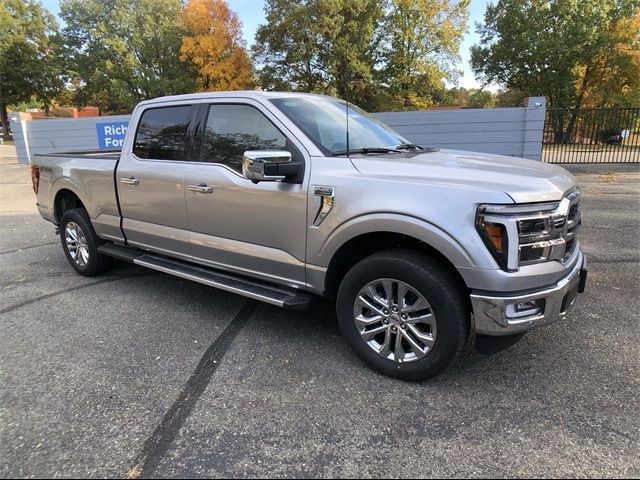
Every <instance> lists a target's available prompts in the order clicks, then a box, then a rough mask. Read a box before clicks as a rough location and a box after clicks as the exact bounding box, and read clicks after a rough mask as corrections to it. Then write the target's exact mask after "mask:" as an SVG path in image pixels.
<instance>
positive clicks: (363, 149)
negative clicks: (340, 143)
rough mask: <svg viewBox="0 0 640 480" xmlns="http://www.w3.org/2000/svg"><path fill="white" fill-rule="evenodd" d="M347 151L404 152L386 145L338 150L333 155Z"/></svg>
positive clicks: (365, 152) (364, 152) (344, 153)
mask: <svg viewBox="0 0 640 480" xmlns="http://www.w3.org/2000/svg"><path fill="white" fill-rule="evenodd" d="M347 153H362V154H364V155H367V154H369V153H402V152H401V151H400V150H398V149H397V148H385V147H365V148H351V149H349V150H338V151H337V152H333V156H334V157H335V156H338V155H346V154H347Z"/></svg>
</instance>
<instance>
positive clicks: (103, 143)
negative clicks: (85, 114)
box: [96, 122, 129, 150]
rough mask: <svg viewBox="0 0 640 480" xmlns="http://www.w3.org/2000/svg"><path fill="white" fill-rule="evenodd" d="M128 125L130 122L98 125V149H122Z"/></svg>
mask: <svg viewBox="0 0 640 480" xmlns="http://www.w3.org/2000/svg"><path fill="white" fill-rule="evenodd" d="M128 125H129V122H109V123H96V130H97V132H98V148H99V149H101V150H117V149H120V148H122V144H123V143H124V135H125V133H127V127H128Z"/></svg>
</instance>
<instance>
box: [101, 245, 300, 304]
mask: <svg viewBox="0 0 640 480" xmlns="http://www.w3.org/2000/svg"><path fill="white" fill-rule="evenodd" d="M98 252H100V253H102V254H103V255H107V256H109V257H113V258H116V259H119V260H124V261H126V262H131V263H135V264H136V265H140V266H143V267H147V268H151V269H153V270H158V271H159V272H164V273H168V274H169V275H174V276H176V277H180V278H184V279H187V280H192V281H194V282H198V283H202V284H204V285H209V286H210V287H215V288H219V289H220V290H225V291H227V292H231V293H237V294H238V295H243V296H245V297H249V298H253V299H254V300H259V301H261V302H265V303H270V304H271V305H275V306H277V307H282V308H286V309H288V310H303V309H305V308H308V307H309V304H310V302H311V300H312V299H313V295H312V294H310V293H307V292H303V291H300V290H295V289H292V288H286V287H281V286H279V285H272V284H269V283H266V282H260V281H259V280H254V279H247V278H244V277H241V276H237V275H233V274H230V273H228V272H221V271H219V270H215V269H212V268H208V267H202V266H199V265H195V264H192V263H189V262H183V261H181V260H175V259H169V258H165V257H161V256H158V255H155V254H153V253H149V252H145V251H142V250H137V249H133V248H129V247H125V246H122V245H116V244H114V243H105V244H103V245H100V246H99V247H98Z"/></svg>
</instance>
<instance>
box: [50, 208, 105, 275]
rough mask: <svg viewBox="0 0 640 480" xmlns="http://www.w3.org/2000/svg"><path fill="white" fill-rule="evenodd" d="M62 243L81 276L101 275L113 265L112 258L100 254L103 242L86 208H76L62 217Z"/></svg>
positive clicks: (68, 257)
mask: <svg viewBox="0 0 640 480" xmlns="http://www.w3.org/2000/svg"><path fill="white" fill-rule="evenodd" d="M60 241H61V242H62V248H63V249H64V253H65V255H66V256H67V260H69V263H70V264H71V266H72V267H73V268H75V270H76V271H77V272H78V273H79V274H81V275H85V276H87V277H91V276H94V275H99V274H101V273H102V272H104V271H106V270H108V269H109V268H110V267H111V265H112V263H113V260H112V259H111V258H110V257H107V256H106V255H102V254H100V253H98V245H100V244H101V243H103V242H102V241H101V240H100V239H99V238H98V236H97V235H96V232H95V230H94V229H93V226H92V225H91V220H90V219H89V215H88V214H87V211H86V210H85V209H84V208H74V209H72V210H68V211H66V212H65V213H64V214H63V215H62V218H61V219H60Z"/></svg>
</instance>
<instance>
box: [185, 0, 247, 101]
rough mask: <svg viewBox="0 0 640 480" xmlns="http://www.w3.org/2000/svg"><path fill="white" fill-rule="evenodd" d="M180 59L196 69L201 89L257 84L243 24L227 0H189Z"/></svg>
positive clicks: (209, 89) (235, 88) (231, 88)
mask: <svg viewBox="0 0 640 480" xmlns="http://www.w3.org/2000/svg"><path fill="white" fill-rule="evenodd" d="M182 22H183V25H184V28H185V36H184V38H183V40H182V48H181V49H180V60H182V61H183V62H185V63H187V64H189V65H191V66H192V67H193V69H194V70H195V72H196V88H197V90H198V91H200V92H202V91H215V90H241V89H246V88H252V87H253V72H252V67H251V60H250V59H249V56H248V55H247V51H246V48H245V44H244V41H243V39H242V24H241V23H240V20H239V19H238V16H237V15H236V14H235V13H234V12H233V11H231V10H230V9H229V6H228V5H227V2H225V1H224V0H189V1H188V2H187V4H186V5H185V7H184V10H183V11H182Z"/></svg>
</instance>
